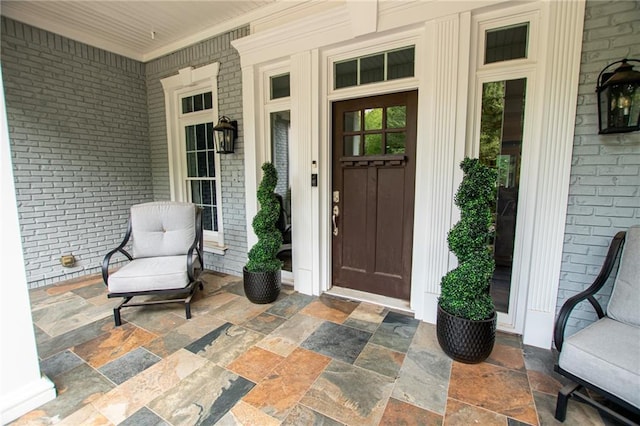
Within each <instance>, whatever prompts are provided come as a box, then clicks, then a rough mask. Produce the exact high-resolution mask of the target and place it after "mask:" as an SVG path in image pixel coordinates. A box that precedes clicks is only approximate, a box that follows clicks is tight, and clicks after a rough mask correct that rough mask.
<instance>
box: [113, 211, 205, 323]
mask: <svg viewBox="0 0 640 426" xmlns="http://www.w3.org/2000/svg"><path fill="white" fill-rule="evenodd" d="M195 220H196V236H195V238H194V241H193V243H192V244H191V247H189V251H188V253H187V254H186V255H185V256H186V257H187V259H186V262H187V276H188V277H189V284H187V286H186V287H181V288H175V289H163V290H144V291H135V292H124V293H111V292H109V293H108V294H107V297H109V298H114V297H122V298H124V299H123V301H122V302H121V303H120V304H118V305H117V306H116V307H115V308H113V319H114V322H115V325H116V327H118V326H120V325H122V319H121V316H120V310H121V309H122V308H127V307H132V306H145V305H158V304H165V303H184V305H185V315H186V318H187V319H190V318H191V299H192V298H193V295H194V293H195V291H196V289H197V288H199V289H200V290H203V289H204V286H203V284H202V281H200V280H199V277H200V274H201V273H202V270H203V268H204V263H203V259H202V250H203V232H202V208H200V207H198V208H197V209H196V218H195ZM130 237H131V219H129V222H128V223H127V232H126V233H125V236H124V238H123V240H122V242H121V243H120V245H119V246H118V247H116V248H115V249H113V250H111V251H110V252H109V253H107V254H106V255H105V257H104V259H103V260H102V279H103V280H104V284H105V285H106V286H107V288H109V285H108V282H109V264H110V262H111V257H112V256H113V255H114V254H116V253H120V254H122V255H124V256H125V257H126V258H127V259H128V260H129V261H132V260H134V258H133V256H132V255H131V254H130V253H129V252H128V251H127V250H126V246H127V244H128V243H129V238H130ZM194 255H195V256H196V257H197V261H198V262H197V265H196V263H195V262H194ZM152 295H173V296H183V297H180V298H179V297H172V298H168V299H161V300H145V301H136V302H132V299H133V298H134V297H135V296H152Z"/></svg>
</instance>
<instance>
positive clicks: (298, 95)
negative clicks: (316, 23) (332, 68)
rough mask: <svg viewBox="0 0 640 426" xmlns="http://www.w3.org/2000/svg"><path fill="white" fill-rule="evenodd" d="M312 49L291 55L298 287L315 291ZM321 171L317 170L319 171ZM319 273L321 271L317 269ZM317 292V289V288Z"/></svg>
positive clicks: (293, 228) (293, 227) (293, 206)
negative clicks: (312, 180) (312, 177)
mask: <svg viewBox="0 0 640 426" xmlns="http://www.w3.org/2000/svg"><path fill="white" fill-rule="evenodd" d="M311 59H312V58H311V52H309V51H305V52H301V53H296V54H295V55H292V56H291V79H290V81H291V141H290V143H291V211H292V212H293V217H292V219H291V234H292V235H291V240H292V247H293V276H294V280H295V281H294V286H295V289H296V290H297V291H299V292H300V293H304V294H313V293H314V269H313V265H314V254H316V255H317V249H316V247H317V246H318V242H317V241H316V238H317V233H316V232H314V229H315V228H316V227H317V226H318V221H317V213H316V216H314V212H313V210H312V206H313V196H312V189H317V188H312V187H311V173H312V163H311V162H312V129H313V128H314V121H316V122H317V120H313V119H312V114H311V113H312V110H311V108H312V102H311V99H312V88H313V87H314V83H313V82H312V81H311V77H312V75H311ZM316 117H317V116H316ZM316 173H317V172H316ZM316 275H317V271H316ZM316 293H317V291H316Z"/></svg>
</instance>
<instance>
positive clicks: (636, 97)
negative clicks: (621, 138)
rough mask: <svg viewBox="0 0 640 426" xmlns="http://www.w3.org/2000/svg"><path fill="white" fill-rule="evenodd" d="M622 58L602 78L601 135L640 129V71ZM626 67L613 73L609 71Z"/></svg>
mask: <svg viewBox="0 0 640 426" xmlns="http://www.w3.org/2000/svg"><path fill="white" fill-rule="evenodd" d="M629 62H638V63H640V60H638V59H622V60H620V61H617V62H613V63H611V64H609V65H607V66H606V67H605V68H604V69H603V70H602V72H600V75H598V87H596V92H597V93H598V124H599V125H600V132H599V133H600V134H607V133H625V132H633V131H636V130H640V72H638V71H635V70H634V69H633V66H632V65H631V64H630V63H629ZM616 64H622V65H620V66H619V67H618V68H616V69H615V70H614V71H613V72H611V71H608V72H607V69H608V68H609V67H611V66H613V65H616Z"/></svg>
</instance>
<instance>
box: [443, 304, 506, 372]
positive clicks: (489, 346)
mask: <svg viewBox="0 0 640 426" xmlns="http://www.w3.org/2000/svg"><path fill="white" fill-rule="evenodd" d="M496 319H497V315H496V313H495V312H494V313H493V316H492V317H491V318H489V319H486V320H482V321H472V320H468V319H465V318H460V317H456V316H454V315H451V314H449V313H448V312H446V311H444V310H443V309H441V308H440V306H439V305H438V319H437V327H436V328H437V335H438V343H440V346H441V347H442V350H443V351H444V352H445V353H446V354H447V355H449V356H450V357H451V358H453V359H454V360H456V361H460V362H464V363H466V364H477V363H479V362H482V361H484V360H485V359H487V358H488V357H489V355H490V354H491V351H492V350H493V344H494V343H495V340H496Z"/></svg>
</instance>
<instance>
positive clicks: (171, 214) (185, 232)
mask: <svg viewBox="0 0 640 426" xmlns="http://www.w3.org/2000/svg"><path fill="white" fill-rule="evenodd" d="M195 236H196V205H195V204H191V203H180V202H174V201H156V202H151V203H144V204H136V205H134V206H132V207H131V237H132V238H133V256H134V257H135V258H136V259H137V258H141V257H156V256H177V255H179V254H187V252H188V251H189V247H191V245H192V244H193V242H194V240H195Z"/></svg>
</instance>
